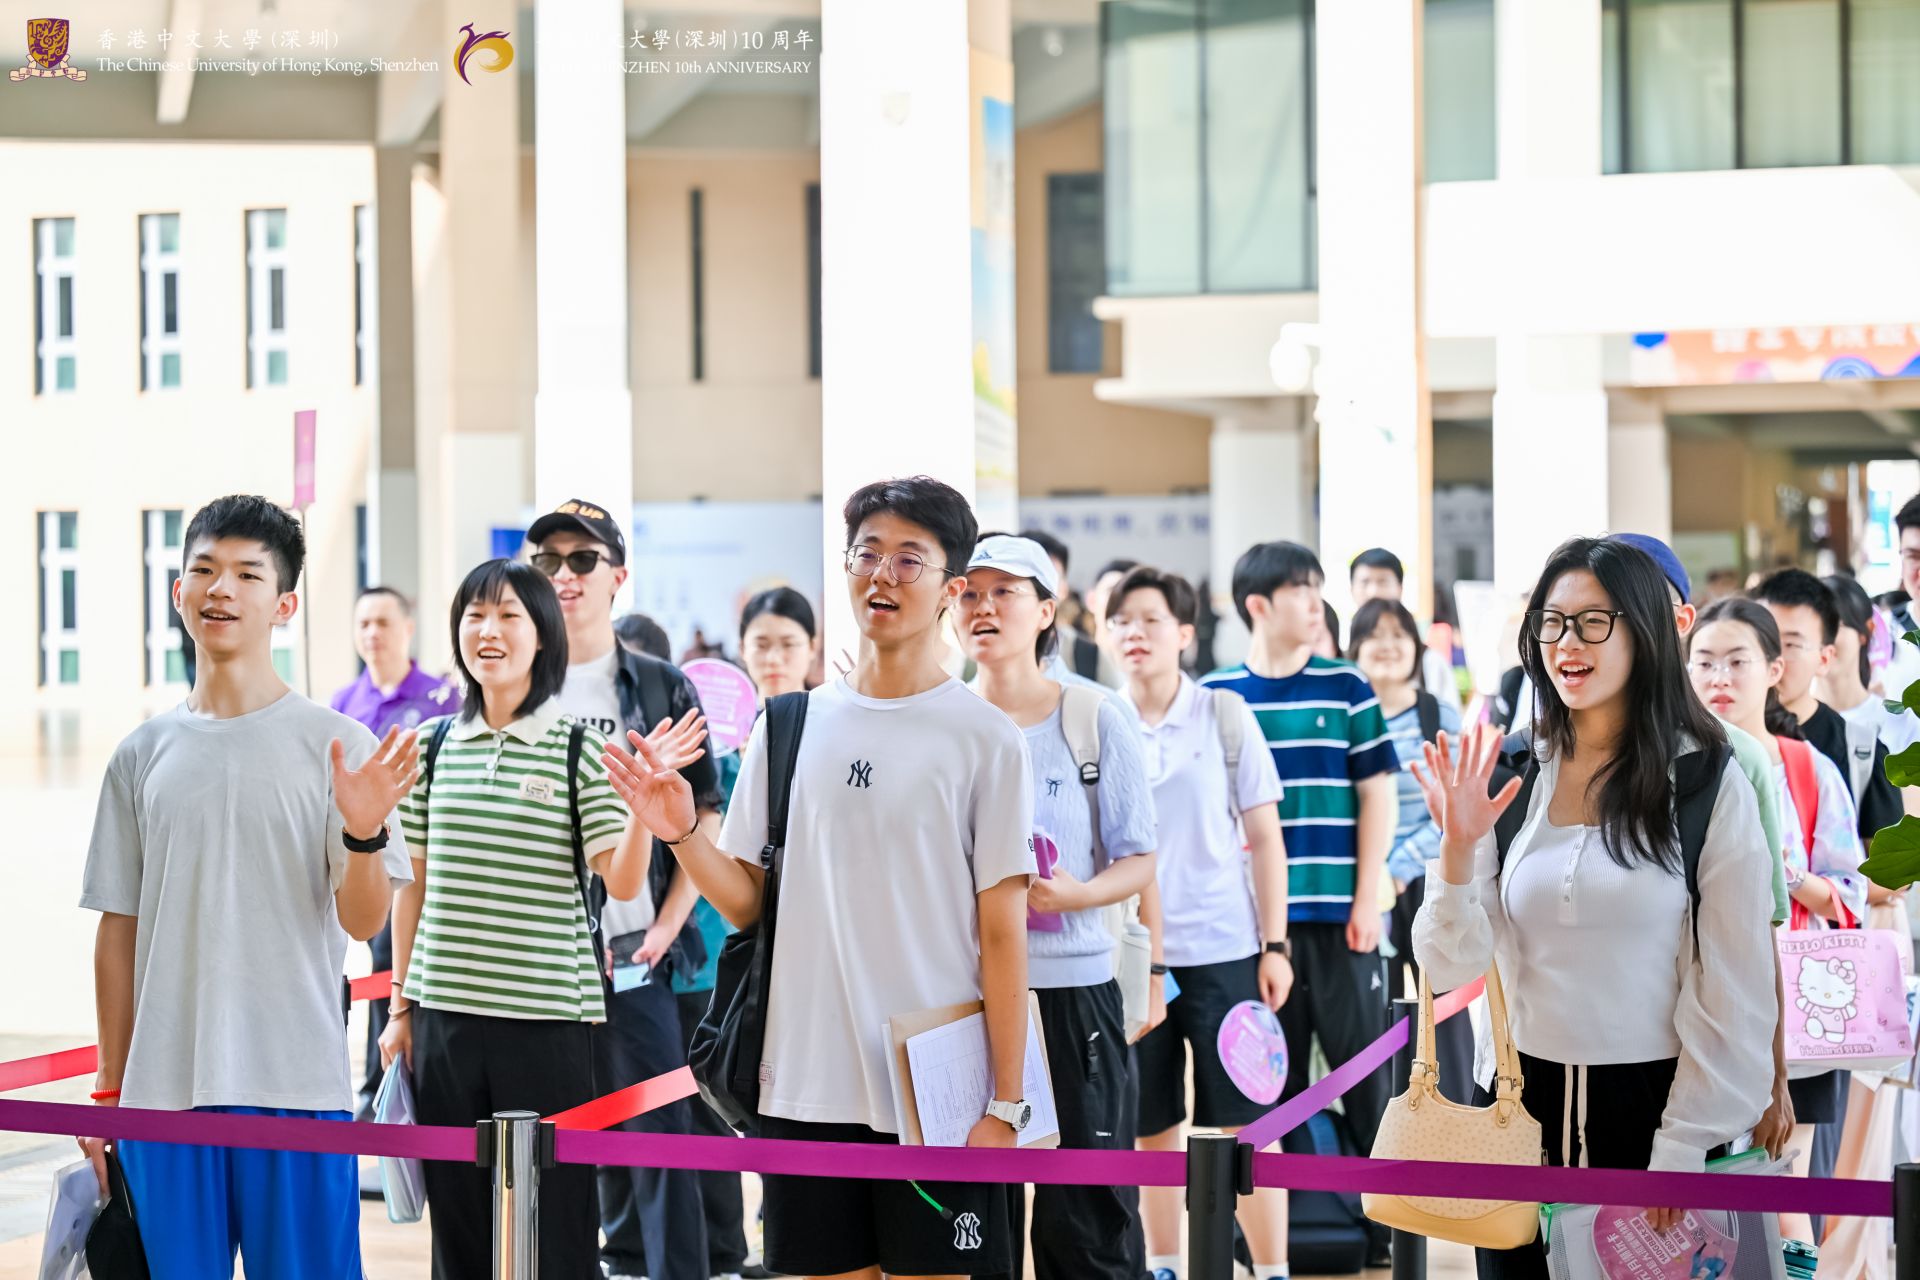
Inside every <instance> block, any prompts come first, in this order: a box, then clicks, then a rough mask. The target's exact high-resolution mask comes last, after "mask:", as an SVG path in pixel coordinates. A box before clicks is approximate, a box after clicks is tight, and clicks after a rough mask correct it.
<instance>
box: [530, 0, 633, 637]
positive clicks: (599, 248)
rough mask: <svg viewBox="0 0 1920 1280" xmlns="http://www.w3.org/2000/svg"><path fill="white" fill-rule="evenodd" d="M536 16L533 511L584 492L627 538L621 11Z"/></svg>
mask: <svg viewBox="0 0 1920 1280" xmlns="http://www.w3.org/2000/svg"><path fill="white" fill-rule="evenodd" d="M535 12H536V21H537V23H538V25H539V37H540V38H539V41H538V44H537V48H536V52H535V57H536V59H537V62H538V66H537V67H536V69H535V80H534V97H535V101H534V112H533V129H534V139H533V142H534V145H533V157H534V169H533V174H534V177H533V192H534V261H535V262H536V263H537V264H538V265H537V278H536V285H535V296H534V315H535V323H536V324H537V326H538V347H539V373H538V382H537V384H536V390H535V392H534V399H533V442H534V445H533V501H534V509H535V510H537V511H546V510H551V509H552V508H553V507H555V506H558V505H559V504H560V503H562V502H564V501H566V500H567V499H568V498H584V499H586V500H588V501H590V502H597V503H599V504H601V505H602V506H604V507H605V508H606V509H607V510H608V511H609V512H610V513H612V515H613V516H614V518H615V519H616V520H618V521H620V522H621V525H622V527H623V528H626V529H628V530H629V536H631V527H632V522H633V397H632V395H631V394H630V393H629V391H628V389H627V359H628V354H629V352H628V343H627V135H626V119H627V114H626V76H625V74H624V70H623V67H622V64H621V61H620V55H619V53H618V50H620V49H621V48H622V47H623V44H624V30H625V19H624V17H623V16H622V12H621V7H620V0H538V4H537V6H536V10H535ZM632 591H633V588H632V585H631V584H629V585H628V586H627V587H626V588H624V589H623V591H622V596H623V599H622V600H621V601H619V602H616V605H615V608H616V609H620V608H624V606H625V604H626V603H627V601H630V600H631V598H632Z"/></svg>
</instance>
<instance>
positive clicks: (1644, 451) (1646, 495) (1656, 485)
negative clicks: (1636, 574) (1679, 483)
mask: <svg viewBox="0 0 1920 1280" xmlns="http://www.w3.org/2000/svg"><path fill="white" fill-rule="evenodd" d="M1607 403H1608V409H1609V421H1608V424H1607V495H1608V496H1607V529H1608V531H1610V532H1614V533H1644V534H1647V535H1648V536H1649V537H1654V538H1659V539H1660V540H1661V541H1663V542H1670V541H1672V539H1673V467H1672V464H1671V462H1670V461H1669V459H1668V455H1667V419H1666V415H1665V414H1664V413H1662V412H1661V409H1660V406H1659V405H1658V404H1657V403H1655V402H1654V401H1652V400H1651V399H1649V398H1647V397H1645V396H1640V395H1635V394H1634V393H1632V392H1630V391H1617V392H1614V393H1613V394H1612V395H1611V396H1609V397H1608V401H1607Z"/></svg>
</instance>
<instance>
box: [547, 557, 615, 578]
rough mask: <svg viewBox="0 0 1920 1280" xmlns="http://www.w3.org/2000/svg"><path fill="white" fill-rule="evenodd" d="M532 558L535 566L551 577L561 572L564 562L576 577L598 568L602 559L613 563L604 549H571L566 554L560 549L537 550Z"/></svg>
mask: <svg viewBox="0 0 1920 1280" xmlns="http://www.w3.org/2000/svg"><path fill="white" fill-rule="evenodd" d="M532 560H533V567H534V568H536V569H538V570H539V571H540V572H542V573H544V574H546V575H547V576H548V577H549V578H551V577H553V576H554V575H555V574H557V573H559V572H560V566H561V565H563V564H564V565H566V566H567V568H569V569H571V570H573V575H574V577H576V578H584V577H586V576H587V575H588V574H590V573H592V572H593V571H594V570H595V569H598V568H599V567H600V562H601V561H602V560H606V561H608V562H609V563H611V557H609V556H608V555H607V554H606V553H605V552H604V551H569V552H567V554H565V555H564V556H563V555H561V554H560V553H559V552H558V551H536V552H534V553H533V556H532Z"/></svg>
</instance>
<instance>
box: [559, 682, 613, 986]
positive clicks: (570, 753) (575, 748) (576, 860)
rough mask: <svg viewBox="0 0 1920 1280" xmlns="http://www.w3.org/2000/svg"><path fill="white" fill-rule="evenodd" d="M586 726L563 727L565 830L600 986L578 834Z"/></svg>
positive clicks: (600, 953) (600, 959)
mask: <svg viewBox="0 0 1920 1280" xmlns="http://www.w3.org/2000/svg"><path fill="white" fill-rule="evenodd" d="M586 743H587V726H586V724H585V722H584V721H580V720H575V721H574V722H573V723H572V724H571V725H569V726H567V828H568V833H569V834H570V835H572V837H573V876H574V879H575V880H577V881H578V882H579V884H580V905H581V907H583V908H584V909H585V910H586V913H587V936H588V937H589V938H591V939H592V940H593V963H594V969H595V971H596V972H597V973H599V975H600V981H601V983H602V984H603V985H604V984H605V983H607V982H608V978H607V957H606V949H605V946H604V945H603V944H602V942H601V938H600V917H599V915H598V914H597V913H596V912H595V911H594V909H593V877H592V873H591V872H590V871H588V869H587V841H586V837H585V836H584V835H582V834H581V831H580V757H581V756H582V755H583V754H585V750H586Z"/></svg>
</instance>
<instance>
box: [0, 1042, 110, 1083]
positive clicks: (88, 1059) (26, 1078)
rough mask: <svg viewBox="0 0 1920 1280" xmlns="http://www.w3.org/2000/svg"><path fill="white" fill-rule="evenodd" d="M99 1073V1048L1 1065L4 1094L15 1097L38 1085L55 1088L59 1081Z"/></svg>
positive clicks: (65, 1051)
mask: <svg viewBox="0 0 1920 1280" xmlns="http://www.w3.org/2000/svg"><path fill="white" fill-rule="evenodd" d="M99 1069H100V1050H99V1046H98V1045H91V1044H90V1045H87V1046H86V1047H85V1048H82V1049H62V1050H60V1052H58V1053H43V1054H41V1055H40V1056H39V1057H37V1058H21V1059H19V1060H18V1061H15V1062H0V1093H11V1092H12V1091H13V1090H15V1089H26V1088H30V1087H32V1086H33V1085H36V1084H53V1083H55V1082H56V1081H59V1080H71V1079H73V1077H75V1076H84V1075H89V1074H91V1073H93V1072H95V1071H98V1070H99Z"/></svg>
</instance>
